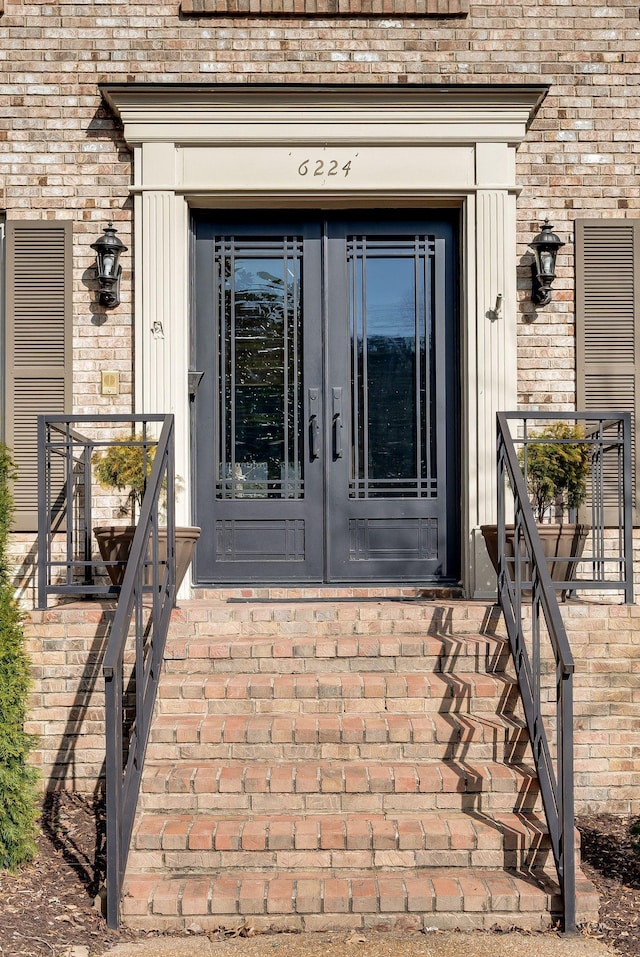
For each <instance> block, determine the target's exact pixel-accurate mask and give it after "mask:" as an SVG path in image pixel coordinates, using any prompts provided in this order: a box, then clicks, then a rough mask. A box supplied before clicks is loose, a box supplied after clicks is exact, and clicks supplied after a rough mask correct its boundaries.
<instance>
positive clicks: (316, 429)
mask: <svg viewBox="0 0 640 957" xmlns="http://www.w3.org/2000/svg"><path fill="white" fill-rule="evenodd" d="M319 400H320V396H319V390H318V389H309V442H310V446H311V458H312V459H317V458H320V423H319V421H318V402H319Z"/></svg>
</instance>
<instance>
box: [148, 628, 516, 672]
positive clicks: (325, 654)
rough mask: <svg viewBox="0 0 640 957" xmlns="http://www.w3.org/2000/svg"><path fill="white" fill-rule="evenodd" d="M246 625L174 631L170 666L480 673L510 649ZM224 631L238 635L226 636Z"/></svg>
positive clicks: (482, 641)
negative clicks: (418, 667) (424, 668)
mask: <svg viewBox="0 0 640 957" xmlns="http://www.w3.org/2000/svg"><path fill="white" fill-rule="evenodd" d="M241 625H242V622H233V621H232V623H231V624H229V623H227V624H226V626H224V624H222V623H219V622H214V623H212V625H211V632H212V634H211V635H208V634H206V633H205V634H203V633H201V628H202V626H200V631H199V633H198V634H197V635H190V634H187V635H185V634H184V633H183V632H184V630H185V629H184V627H183V628H180V627H178V626H177V625H174V626H173V627H172V631H171V632H170V635H169V638H168V641H167V647H166V651H165V660H166V661H168V662H169V663H170V665H171V664H172V663H174V662H179V661H181V660H184V659H187V658H188V659H189V661H190V664H191V666H192V667H194V668H195V667H197V664H198V661H199V660H202V661H206V662H216V663H218V664H222V663H223V662H225V661H229V662H231V663H236V664H237V666H238V667H242V666H246V665H247V663H248V662H253V663H254V664H259V665H260V667H261V668H264V667H265V666H266V665H267V664H269V663H271V662H272V663H273V665H272V666H273V667H274V668H275V667H276V662H278V661H280V660H282V661H283V662H284V663H288V664H291V662H292V660H295V661H296V662H297V663H298V664H302V663H305V664H306V668H311V667H316V668H322V667H325V668H328V669H330V668H331V667H332V665H331V662H332V659H338V661H339V662H344V661H346V660H348V659H353V661H354V662H355V663H357V665H358V670H359V669H360V668H361V666H362V662H363V660H364V661H371V660H372V659H378V665H377V667H378V668H379V669H380V670H382V668H383V667H384V666H385V665H387V666H388V667H389V668H394V667H395V666H396V663H397V661H398V659H401V660H403V659H407V661H410V660H412V659H419V660H420V661H425V662H430V664H431V667H433V668H434V669H436V670H440V671H448V670H450V669H451V668H453V667H454V666H455V667H460V666H461V664H462V662H464V661H465V659H468V664H467V665H466V667H465V670H466V669H467V668H469V669H470V670H473V669H474V668H475V669H477V668H478V664H479V663H480V662H484V663H485V666H487V665H490V664H491V662H492V661H494V660H496V661H497V660H500V657H501V655H504V654H506V653H507V652H508V646H507V644H506V642H505V641H504V640H503V639H501V638H496V637H493V636H487V635H480V634H466V635H465V634H460V635H450V634H447V635H429V634H427V635H425V634H424V633H420V634H393V633H392V628H393V622H390V623H389V628H390V633H389V634H387V635H359V634H333V635H332V634H321V635H314V634H304V635H299V636H295V635H293V636H291V637H287V636H286V635H284V634H283V633H282V628H281V623H280V622H277V621H274V622H271V623H270V628H269V631H270V632H271V634H269V633H267V632H266V626H263V627H264V630H265V633H264V634H259V635H253V634H244V633H242V631H241ZM224 631H227V632H228V631H232V633H231V634H224V635H223V634H221V632H224ZM412 663H414V662H413V661H412Z"/></svg>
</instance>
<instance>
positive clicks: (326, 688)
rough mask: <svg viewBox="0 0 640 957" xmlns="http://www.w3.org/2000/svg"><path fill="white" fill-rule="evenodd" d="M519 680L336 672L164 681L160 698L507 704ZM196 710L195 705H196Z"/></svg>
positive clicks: (469, 675) (474, 674) (173, 677)
mask: <svg viewBox="0 0 640 957" xmlns="http://www.w3.org/2000/svg"><path fill="white" fill-rule="evenodd" d="M515 688H517V684H516V681H515V679H514V678H512V677H511V676H509V675H505V674H491V675H488V674H485V673H479V672H466V673H462V674H453V673H447V674H441V673H437V672H433V673H430V672H423V671H418V672H409V673H405V674H402V673H393V674H392V673H387V672H377V671H375V672H371V673H367V672H358V673H354V672H349V673H343V672H336V673H332V674H325V673H322V674H315V673H303V674H278V673H276V674H264V673H260V674H246V673H242V674H208V673H207V674H204V675H197V674H196V675H191V674H189V675H172V674H165V675H163V677H162V680H161V683H160V688H159V692H158V694H159V698H160V700H161V701H163V700H167V699H170V698H181V699H184V700H188V701H189V702H190V703H191V702H193V701H194V700H197V699H205V700H208V701H211V700H215V699H218V700H225V701H241V700H245V699H247V700H251V701H256V702H259V701H265V700H300V699H320V700H327V699H334V698H338V699H340V700H345V701H348V700H351V699H373V700H380V699H389V700H394V699H398V701H399V702H404V703H405V706H406V702H407V700H410V699H418V700H419V701H423V700H425V701H426V700H429V699H435V700H437V701H438V702H440V701H442V700H443V699H459V700H464V701H469V700H470V699H472V698H473V699H475V698H490V699H496V698H499V699H500V698H503V697H504V696H505V694H507V693H508V692H509V691H510V690H512V689H513V690H515ZM190 706H191V704H190Z"/></svg>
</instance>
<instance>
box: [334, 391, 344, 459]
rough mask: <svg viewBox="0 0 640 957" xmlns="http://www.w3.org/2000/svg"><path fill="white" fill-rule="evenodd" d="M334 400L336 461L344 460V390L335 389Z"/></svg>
mask: <svg viewBox="0 0 640 957" xmlns="http://www.w3.org/2000/svg"><path fill="white" fill-rule="evenodd" d="M331 391H332V400H333V455H334V458H336V459H341V458H342V389H340V388H334V389H332V390H331Z"/></svg>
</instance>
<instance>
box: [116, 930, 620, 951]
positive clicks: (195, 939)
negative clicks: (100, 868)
mask: <svg viewBox="0 0 640 957" xmlns="http://www.w3.org/2000/svg"><path fill="white" fill-rule="evenodd" d="M614 953H615V952H614V951H613V950H611V949H610V948H609V947H607V946H606V945H605V944H603V943H601V942H600V941H598V940H594V939H593V938H588V937H583V936H576V937H566V938H564V937H560V936H558V935H556V934H553V933H548V934H542V933H537V934H536V933H533V934H528V933H519V932H513V933H505V934H499V933H450V932H440V931H436V932H434V933H432V934H429V933H428V934H422V933H406V932H400V933H397V934H391V933H376V932H371V933H365V934H357V933H349V934H344V933H335V934H330V933H327V934H277V935H269V934H261V935H257V936H255V937H251V938H235V939H231V940H223V941H210V940H209V939H208V938H207V937H204V936H192V937H187V938H184V937H164V938H163V937H155V938H150V939H148V940H146V941H136V942H134V943H125V944H117V945H116V947H114V948H112V949H111V950H110V951H108V953H107V955H106V957H612V955H614Z"/></svg>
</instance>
